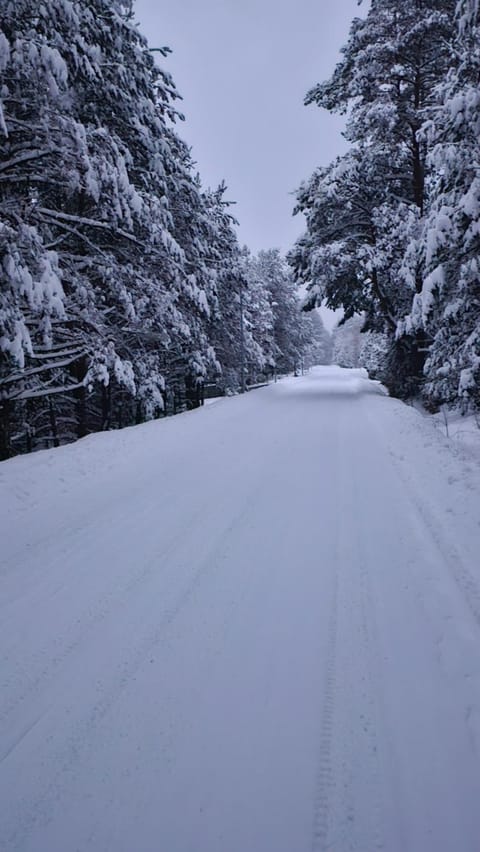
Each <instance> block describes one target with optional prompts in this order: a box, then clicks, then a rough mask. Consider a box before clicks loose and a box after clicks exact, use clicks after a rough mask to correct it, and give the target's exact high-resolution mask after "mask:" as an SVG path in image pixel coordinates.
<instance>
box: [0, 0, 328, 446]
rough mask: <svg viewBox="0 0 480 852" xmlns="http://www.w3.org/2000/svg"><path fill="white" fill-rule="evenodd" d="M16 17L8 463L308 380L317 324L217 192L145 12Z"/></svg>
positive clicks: (0, 129) (51, 2) (18, 8)
mask: <svg viewBox="0 0 480 852" xmlns="http://www.w3.org/2000/svg"><path fill="white" fill-rule="evenodd" d="M0 5H1V12H2V14H1V17H0V276H1V290H0V458H6V457H8V456H10V455H13V454H15V453H18V452H26V451H30V450H33V449H36V448H41V447H48V446H57V445H59V444H61V443H63V442H66V441H70V440H74V439H76V438H79V437H82V436H83V435H86V434H87V433H88V432H92V431H98V430H102V429H111V428H118V427H121V426H126V425H130V424H133V423H139V422H142V421H144V420H146V419H149V418H153V417H158V416H161V415H163V414H165V413H174V412H175V411H178V410H180V409H181V408H183V407H185V405H187V406H189V405H198V404H199V402H200V401H201V396H202V394H201V385H202V383H203V382H204V381H205V379H206V378H209V377H210V378H213V379H214V380H215V381H216V382H218V384H219V386H220V389H221V390H230V391H235V390H238V389H239V388H240V387H241V385H242V381H244V380H245V378H246V379H247V380H248V381H252V382H255V381H257V380H258V379H259V377H261V376H265V375H268V374H273V372H274V371H275V370H278V371H281V372H285V371H290V370H294V369H296V368H297V367H298V365H299V363H300V361H301V359H302V358H304V357H306V356H307V352H308V351H311V347H312V345H313V343H314V341H315V340H316V339H317V337H318V327H317V326H318V323H316V321H312V320H311V319H310V318H308V317H307V318H306V317H305V316H304V315H302V314H301V312H300V311H299V303H298V299H297V295H296V286H295V284H294V283H293V279H292V275H291V272H290V269H289V268H288V267H287V266H286V264H285V261H284V260H283V259H282V258H281V257H280V255H279V253H278V252H276V251H268V252H262V253H260V255H259V256H258V257H256V258H254V257H252V256H251V255H250V254H249V252H248V251H247V250H246V249H241V247H240V246H239V244H238V240H237V237H236V233H235V221H234V219H233V217H232V215H231V210H230V205H229V204H228V203H227V201H226V199H225V193H226V189H225V186H224V185H222V186H220V187H219V188H218V189H215V190H207V189H204V188H203V187H202V184H201V180H200V178H199V176H198V175H197V174H196V172H195V168H194V163H193V161H192V156H191V152H190V150H189V148H188V147H187V145H186V144H185V143H184V142H183V141H182V139H181V138H180V137H179V135H178V133H177V130H176V127H177V126H178V120H179V119H181V118H182V116H181V115H180V113H179V112H178V108H177V104H178V99H179V96H178V93H177V90H176V88H175V85H174V83H173V81H172V78H171V76H170V75H169V74H168V73H167V72H166V71H165V70H163V69H162V68H161V67H160V66H159V65H158V64H157V63H156V61H155V59H154V57H155V56H158V55H159V54H160V58H162V57H166V55H167V53H168V49H167V48H160V49H159V50H157V51H156V52H153V51H152V50H151V49H149V46H148V44H147V42H146V40H145V38H144V37H143V36H142V35H141V33H140V32H139V30H138V28H137V26H136V24H135V20H134V17H133V7H132V2H131V0H42V2H41V3H34V2H33V0H0ZM242 373H243V375H242Z"/></svg>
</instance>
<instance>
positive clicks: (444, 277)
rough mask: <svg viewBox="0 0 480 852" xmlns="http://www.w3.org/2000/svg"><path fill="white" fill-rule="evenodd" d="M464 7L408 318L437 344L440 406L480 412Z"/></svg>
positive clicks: (478, 115) (477, 245) (474, 187)
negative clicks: (418, 284) (417, 286)
mask: <svg viewBox="0 0 480 852" xmlns="http://www.w3.org/2000/svg"><path fill="white" fill-rule="evenodd" d="M479 15H480V12H479V6H478V2H475V0H460V2H459V3H458V5H457V25H458V37H457V41H456V44H455V61H454V65H453V67H452V68H451V70H450V72H449V73H448V75H447V76H446V79H445V80H444V81H442V83H441V84H440V85H439V86H438V87H437V89H436V98H437V103H436V104H435V105H434V107H433V108H432V110H431V115H430V116H429V120H428V121H427V122H426V124H425V126H424V128H423V130H422V135H423V136H424V137H425V138H427V139H428V141H429V143H430V145H431V146H432V150H431V154H430V157H429V168H430V172H431V176H430V180H429V191H430V199H431V209H430V212H429V215H428V217H427V220H426V222H425V226H424V229H423V233H422V238H421V241H420V250H421V253H422V257H423V259H424V264H425V271H426V275H425V279H424V282H423V287H422V290H421V292H420V293H419V295H418V296H417V297H416V299H415V302H414V305H413V310H412V312H411V314H410V316H409V318H408V320H407V322H408V324H409V325H410V324H411V325H413V326H414V327H415V328H418V327H419V328H425V329H426V331H427V333H428V334H429V336H430V337H431V338H432V339H433V343H432V346H431V348H430V352H429V356H428V359H427V362H426V365H425V374H426V379H427V384H426V387H425V395H426V398H427V401H428V402H429V403H430V404H432V405H439V404H442V403H448V404H461V405H462V406H463V407H464V408H468V407H472V406H473V407H474V408H476V409H477V410H478V409H479V408H480V18H479Z"/></svg>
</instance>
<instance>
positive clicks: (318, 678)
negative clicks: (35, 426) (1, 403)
mask: <svg viewBox="0 0 480 852" xmlns="http://www.w3.org/2000/svg"><path fill="white" fill-rule="evenodd" d="M478 473H479V470H478V458H477V457H476V456H474V455H473V454H468V450H463V449H460V448H459V447H458V446H457V445H456V444H455V443H452V441H449V440H448V439H447V437H446V436H444V435H442V433H441V431H440V430H439V429H438V428H436V427H435V425H434V424H432V423H431V422H430V421H429V420H428V419H427V418H425V417H423V416H422V415H421V414H420V413H419V412H417V411H415V410H414V409H412V408H408V407H407V406H404V405H403V404H401V403H399V402H397V401H394V400H391V399H389V398H388V397H386V396H385V395H384V394H383V393H382V389H381V388H380V387H379V386H378V385H376V384H374V383H372V382H369V381H368V379H367V378H366V375H365V374H363V373H362V372H361V371H357V372H352V371H342V370H340V369H338V368H337V369H334V368H330V369H325V368H323V369H320V368H318V369H316V370H314V371H312V372H311V373H310V375H308V376H305V377H303V378H297V379H294V378H292V379H288V380H285V381H283V382H279V383H278V384H276V385H272V386H270V387H268V388H265V389H262V390H258V391H255V392H252V393H250V394H248V395H246V396H243V397H238V398H234V399H227V400H222V401H221V402H218V403H217V404H216V405H210V406H208V407H205V408H204V409H202V410H201V411H198V412H192V413H188V414H185V415H182V416H179V417H176V418H171V419H169V420H164V421H157V422H152V423H149V424H146V425H144V426H139V427H134V428H132V429H127V430H124V431H122V432H119V433H114V434H113V433H110V434H101V435H94V436H91V437H89V438H86V439H84V440H82V441H80V442H79V443H77V444H74V445H71V446H67V447H63V448H61V449H58V450H52V451H46V452H41V453H38V454H36V455H33V456H29V457H23V458H17V459H13V460H11V461H8V462H5V463H3V464H2V465H0V491H1V520H0V527H1V529H0V541H1V574H0V578H1V589H0V591H1V605H0V657H1V681H2V682H1V689H0V701H1V709H0V761H1V762H0V802H1V817H0V838H1V839H0V846H1V848H2V850H6V852H15V851H16V850H21V852H87V850H88V852H311V850H314V852H320V850H322V852H324V850H333V852H351V850H357V852H374V850H376V849H384V850H388V852H454V850H459V852H460V851H461V852H478V850H479V848H480V846H479V843H480V653H479V648H480V559H479V550H480V548H479V544H480V526H479V522H480V490H479V477H478Z"/></svg>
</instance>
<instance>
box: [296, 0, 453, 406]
mask: <svg viewBox="0 0 480 852" xmlns="http://www.w3.org/2000/svg"><path fill="white" fill-rule="evenodd" d="M454 9H455V3H454V0H405V2H404V3H402V4H401V6H399V4H398V3H397V2H394V0H373V2H372V4H371V7H370V9H369V12H368V14H367V16H366V18H365V20H360V19H356V20H355V21H354V22H353V25H352V29H351V34H350V39H349V42H348V44H347V46H346V47H345V48H344V49H343V59H342V61H341V62H340V63H339V65H338V66H337V68H336V70H335V72H334V74H333V76H332V78H331V79H330V80H329V81H327V82H326V83H324V84H321V85H319V86H316V87H315V88H314V89H312V90H311V92H310V93H309V94H308V95H307V99H306V102H307V103H316V104H318V105H319V106H321V107H324V108H326V109H329V110H332V111H339V112H347V111H348V113H349V118H348V123H347V132H346V136H347V138H348V139H349V141H350V142H351V143H352V148H351V150H350V152H349V153H348V154H347V155H345V156H344V157H342V158H339V160H337V161H336V162H335V163H334V164H332V165H331V166H329V167H327V168H324V169H320V170H318V171H317V172H316V173H315V174H314V176H313V177H312V179H311V180H310V181H309V183H308V184H307V185H305V186H303V187H302V188H301V189H300V191H299V195H298V207H297V209H298V210H301V211H303V212H304V213H305V215H306V218H307V233H306V235H305V236H304V237H303V238H302V239H301V240H299V242H298V243H297V245H296V247H295V248H294V250H293V252H292V254H291V262H292V264H293V268H294V270H295V274H296V276H297V278H298V279H300V280H303V281H304V282H305V283H307V285H308V287H309V292H310V297H309V300H308V302H307V307H312V306H313V305H315V304H319V303H320V302H321V301H322V300H323V299H326V301H327V304H328V305H329V306H330V307H332V308H337V307H341V306H342V307H344V309H345V314H346V317H347V319H348V318H349V317H352V316H354V315H355V314H356V313H358V312H364V313H365V317H366V322H365V328H366V329H371V330H375V331H382V332H383V331H384V332H387V333H388V335H389V337H390V340H391V355H390V369H389V374H390V375H389V384H390V386H391V388H392V389H393V390H394V391H395V392H397V393H399V394H405V393H409V392H411V391H412V389H413V387H414V385H415V383H417V382H418V380H419V375H420V374H421V369H422V366H423V350H424V348H425V345H424V338H423V333H422V332H419V333H418V332H413V330H411V333H410V334H409V335H405V334H404V337H403V339H400V340H399V339H398V331H399V324H400V323H401V320H402V319H403V317H404V316H405V313H406V312H408V310H409V307H410V306H411V303H412V299H413V297H414V295H415V293H418V292H419V291H420V290H421V287H422V270H421V266H420V263H419V258H418V256H417V255H416V254H415V253H414V252H412V251H411V245H412V241H413V239H414V238H415V237H417V236H418V232H419V228H420V226H421V221H422V216H423V215H424V212H425V201H426V196H425V164H426V158H427V154H428V142H427V140H426V139H425V138H424V137H422V138H420V136H419V133H418V131H419V128H420V127H421V126H422V122H423V121H424V118H425V112H426V110H427V109H428V108H429V106H430V105H431V104H432V102H433V97H434V94H433V93H434V88H435V85H436V83H438V81H439V80H441V79H442V77H443V76H444V75H445V73H446V70H447V68H448V64H449V62H450V56H451V48H450V42H451V32H452V25H453V17H454ZM401 330H402V331H405V327H404V326H402V329H401Z"/></svg>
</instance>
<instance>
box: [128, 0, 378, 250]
mask: <svg viewBox="0 0 480 852" xmlns="http://www.w3.org/2000/svg"><path fill="white" fill-rule="evenodd" d="M362 9H363V7H362ZM356 14H358V8H357V2H356V0H296V2H295V3H293V2H292V0H288V2H287V0H202V2H199V0H170V2H166V0H164V1H163V2H162V0H137V2H136V16H137V19H138V22H139V25H140V29H141V31H142V32H143V33H144V34H145V35H146V36H147V38H148V41H149V43H150V46H151V47H160V46H163V45H168V46H169V47H171V48H172V50H173V53H172V54H171V55H170V57H169V58H168V59H167V60H164V59H161V62H162V64H163V66H164V67H166V68H168V70H169V71H170V72H171V73H172V75H173V78H174V81H175V83H176V85H177V88H178V89H179V91H180V93H181V95H182V96H183V103H182V105H181V109H182V111H183V112H184V113H185V116H186V121H185V123H182V124H181V125H180V127H179V132H180V135H181V136H182V137H183V138H184V139H185V140H186V142H187V143H188V144H189V145H190V146H191V147H192V149H193V155H194V159H195V160H196V162H197V163H198V169H199V171H200V174H201V176H202V179H203V182H204V184H205V185H209V186H216V185H217V184H218V183H219V182H220V181H221V180H222V179H225V181H226V183H227V185H228V188H229V189H228V197H229V198H230V199H231V200H234V201H236V202H237V204H236V207H235V209H234V213H235V215H236V217H237V219H239V221H240V229H239V237H240V240H241V241H242V243H246V244H247V245H248V246H249V247H250V248H251V249H252V250H253V251H257V250H258V249H261V248H271V247H277V248H280V249H282V251H287V250H288V249H289V248H290V246H291V245H292V243H293V242H294V240H295V239H296V237H297V236H298V235H299V233H300V232H301V230H302V219H301V217H298V216H297V217H295V218H293V217H292V209H293V206H294V198H293V196H292V195H291V193H292V192H293V191H294V190H295V189H296V187H298V186H299V184H300V183H301V181H302V180H303V179H305V178H308V177H309V175H310V174H311V172H312V171H313V169H314V168H315V167H316V166H318V165H320V164H322V163H327V162H329V161H330V160H331V159H332V158H333V157H334V156H335V155H336V154H337V153H339V152H341V151H343V150H344V149H345V143H344V141H343V139H342V137H341V129H342V121H341V119H339V118H338V117H332V116H329V115H328V114H327V113H326V112H325V111H324V110H320V109H319V108H318V107H315V106H310V107H305V106H303V99H304V96H305V94H306V92H307V90H308V89H309V88H310V87H311V86H312V85H314V84H315V83H317V82H319V81H321V80H323V79H325V78H327V77H328V76H329V75H330V73H331V72H332V70H333V68H334V67H335V63H336V61H337V60H338V57H339V50H340V47H341V46H342V45H343V44H344V43H345V41H346V38H347V36H348V31H349V26H350V23H351V20H352V18H353V17H354V16H355V15H356Z"/></svg>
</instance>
